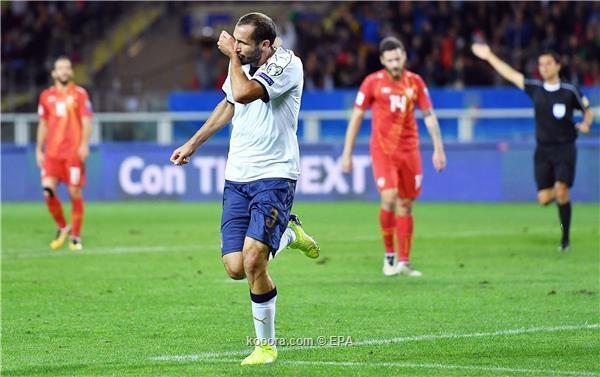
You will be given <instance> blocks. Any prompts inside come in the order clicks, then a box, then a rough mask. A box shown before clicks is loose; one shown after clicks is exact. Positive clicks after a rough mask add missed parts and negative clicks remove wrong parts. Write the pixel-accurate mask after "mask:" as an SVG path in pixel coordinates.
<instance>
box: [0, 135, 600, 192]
mask: <svg viewBox="0 0 600 377" xmlns="http://www.w3.org/2000/svg"><path fill="white" fill-rule="evenodd" d="M173 148H174V147H169V146H160V145H156V144H141V143H114V144H102V145H99V146H97V147H94V148H93V150H92V154H91V156H90V158H89V159H88V161H87V164H86V171H87V182H88V184H87V186H86V188H85V196H86V198H87V199H88V200H109V201H118V200H163V199H165V200H167V199H168V200H184V201H196V200H199V201H203V200H220V198H221V193H222V189H223V182H224V169H225V163H226V158H227V145H226V144H223V143H215V142H212V143H208V144H206V145H205V146H203V147H202V148H201V149H200V150H198V152H197V153H196V154H195V155H194V156H193V158H192V159H191V161H190V163H189V164H188V165H186V166H184V167H180V166H174V165H172V164H171V163H170V162H169V157H170V154H171V152H172V150H173ZM533 148H534V145H533V144H531V143H473V144H449V145H447V147H446V149H447V150H446V153H447V158H448V167H447V169H446V170H445V171H444V172H442V173H436V172H435V171H434V169H433V166H432V163H431V154H432V149H431V147H430V146H429V145H424V146H422V148H421V152H422V160H423V170H424V171H423V174H424V178H423V191H422V194H421V197H420V200H424V201H460V202H501V201H533V200H535V196H536V195H535V194H536V193H535V183H534V180H533V161H532V160H533V158H532V155H533ZM300 149H301V171H302V175H301V178H300V180H299V182H298V186H297V198H298V199H301V200H377V199H378V194H377V190H376V187H375V184H374V182H373V178H372V169H371V160H370V157H369V148H368V145H366V144H360V145H358V146H357V148H356V151H355V152H356V153H355V156H354V158H355V160H354V170H353V172H352V173H351V174H343V173H342V171H341V160H340V155H341V151H342V145H341V144H340V143H335V144H334V143H329V144H328V143H323V144H310V145H301V148H300ZM1 157H2V201H3V202H7V201H35V200H40V199H41V198H42V192H41V189H40V183H39V182H40V180H39V169H38V168H37V166H36V163H35V154H34V150H33V148H32V147H16V146H12V145H3V146H2V156H1ZM599 157H600V145H599V143H598V142H597V141H591V142H580V143H579V147H578V164H577V173H576V180H575V186H574V187H573V190H572V197H573V200H575V201H581V202H598V200H599V199H600V198H599V196H600V178H599V174H600V166H599V165H600V162H599V161H600V158H599ZM63 195H64V191H63Z"/></svg>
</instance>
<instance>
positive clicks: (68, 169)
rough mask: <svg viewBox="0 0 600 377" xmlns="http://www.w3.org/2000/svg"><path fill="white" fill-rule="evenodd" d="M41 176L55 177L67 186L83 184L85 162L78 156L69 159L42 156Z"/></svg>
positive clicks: (80, 185)
mask: <svg viewBox="0 0 600 377" xmlns="http://www.w3.org/2000/svg"><path fill="white" fill-rule="evenodd" d="M42 178H57V179H58V180H59V181H60V182H64V183H65V184H67V185H69V186H74V187H83V186H84V185H85V164H84V163H83V162H82V161H81V160H80V159H79V158H72V159H69V160H63V159H56V158H52V157H48V156H45V157H44V167H43V168H42Z"/></svg>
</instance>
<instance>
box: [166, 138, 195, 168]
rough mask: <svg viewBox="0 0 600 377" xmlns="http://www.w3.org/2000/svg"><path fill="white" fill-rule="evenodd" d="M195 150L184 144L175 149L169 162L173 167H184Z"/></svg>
mask: <svg viewBox="0 0 600 377" xmlns="http://www.w3.org/2000/svg"><path fill="white" fill-rule="evenodd" d="M195 151H196V148H194V147H192V146H191V145H190V144H188V143H185V144H183V145H182V146H181V147H179V148H177V149H175V150H174V151H173V154H172V155H171V162H172V163H173V164H175V165H185V164H187V163H188V162H190V156H191V155H193V154H194V152H195Z"/></svg>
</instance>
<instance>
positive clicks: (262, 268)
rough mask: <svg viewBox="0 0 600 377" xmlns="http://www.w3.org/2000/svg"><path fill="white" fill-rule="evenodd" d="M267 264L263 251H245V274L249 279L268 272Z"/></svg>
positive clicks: (253, 249) (252, 248)
mask: <svg viewBox="0 0 600 377" xmlns="http://www.w3.org/2000/svg"><path fill="white" fill-rule="evenodd" d="M266 269H267V264H266V261H265V257H264V256H263V253H262V251H261V249H259V248H256V247H251V248H248V249H245V250H244V272H245V273H246V275H247V276H248V277H256V276H258V275H260V274H261V273H264V272H266Z"/></svg>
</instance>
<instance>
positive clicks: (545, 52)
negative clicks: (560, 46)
mask: <svg viewBox="0 0 600 377" xmlns="http://www.w3.org/2000/svg"><path fill="white" fill-rule="evenodd" d="M542 55H550V56H552V58H553V59H554V61H555V62H556V63H558V64H560V55H559V54H558V52H556V51H554V50H543V51H542V52H540V54H539V55H538V58H539V57H540V56H542Z"/></svg>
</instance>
